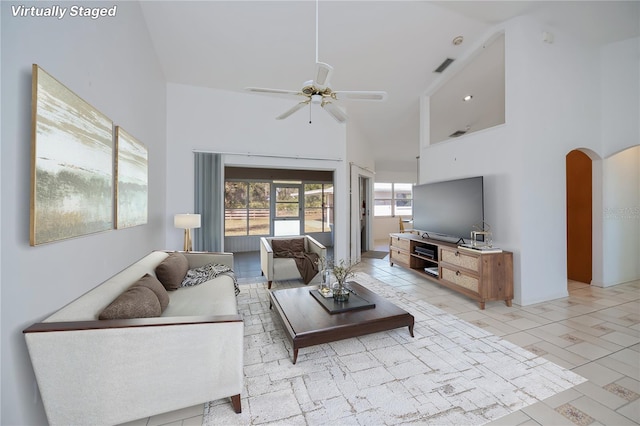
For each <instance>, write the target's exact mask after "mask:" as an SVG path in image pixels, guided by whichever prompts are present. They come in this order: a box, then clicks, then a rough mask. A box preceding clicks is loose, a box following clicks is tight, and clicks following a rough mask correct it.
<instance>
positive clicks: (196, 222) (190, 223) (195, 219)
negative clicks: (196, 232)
mask: <svg viewBox="0 0 640 426" xmlns="http://www.w3.org/2000/svg"><path fill="white" fill-rule="evenodd" d="M173 226H175V227H176V228H182V229H193V228H200V215H199V214H191V213H181V214H177V215H175V216H174V217H173Z"/></svg>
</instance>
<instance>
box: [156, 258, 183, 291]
mask: <svg viewBox="0 0 640 426" xmlns="http://www.w3.org/2000/svg"><path fill="white" fill-rule="evenodd" d="M188 270H189V261H188V260H187V258H186V256H185V255H184V254H182V253H178V252H174V253H171V254H170V255H169V257H167V258H166V259H165V260H163V261H162V263H160V264H159V265H158V266H157V267H156V277H158V280H159V281H160V282H161V283H162V285H163V286H164V288H166V289H167V290H169V291H172V290H177V289H179V288H180V286H181V285H182V280H183V279H184V276H185V275H187V271H188Z"/></svg>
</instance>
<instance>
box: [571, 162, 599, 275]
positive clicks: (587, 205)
mask: <svg viewBox="0 0 640 426" xmlns="http://www.w3.org/2000/svg"><path fill="white" fill-rule="evenodd" d="M566 170H567V278H568V279H569V280H573V281H579V282H582V283H587V284H591V280H592V278H593V277H592V270H593V255H592V253H593V235H592V229H593V222H592V220H593V219H592V218H593V199H592V197H593V195H592V194H593V187H592V182H593V172H592V161H591V158H589V156H588V155H587V154H585V153H584V152H582V151H580V150H573V151H571V152H570V153H569V154H567V157H566Z"/></svg>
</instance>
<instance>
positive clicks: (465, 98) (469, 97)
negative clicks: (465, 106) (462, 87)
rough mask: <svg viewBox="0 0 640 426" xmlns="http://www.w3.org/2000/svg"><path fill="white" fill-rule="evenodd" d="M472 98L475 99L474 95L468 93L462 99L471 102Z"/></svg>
mask: <svg viewBox="0 0 640 426" xmlns="http://www.w3.org/2000/svg"><path fill="white" fill-rule="evenodd" d="M471 99H473V95H467V96H465V97H464V98H462V100H463V101H465V102H469V101H470V100H471Z"/></svg>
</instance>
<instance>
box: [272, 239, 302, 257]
mask: <svg viewBox="0 0 640 426" xmlns="http://www.w3.org/2000/svg"><path fill="white" fill-rule="evenodd" d="M271 248H272V249H273V253H274V255H276V256H278V253H281V254H282V253H300V252H304V238H290V239H283V240H281V239H275V238H274V239H273V240H271Z"/></svg>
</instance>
